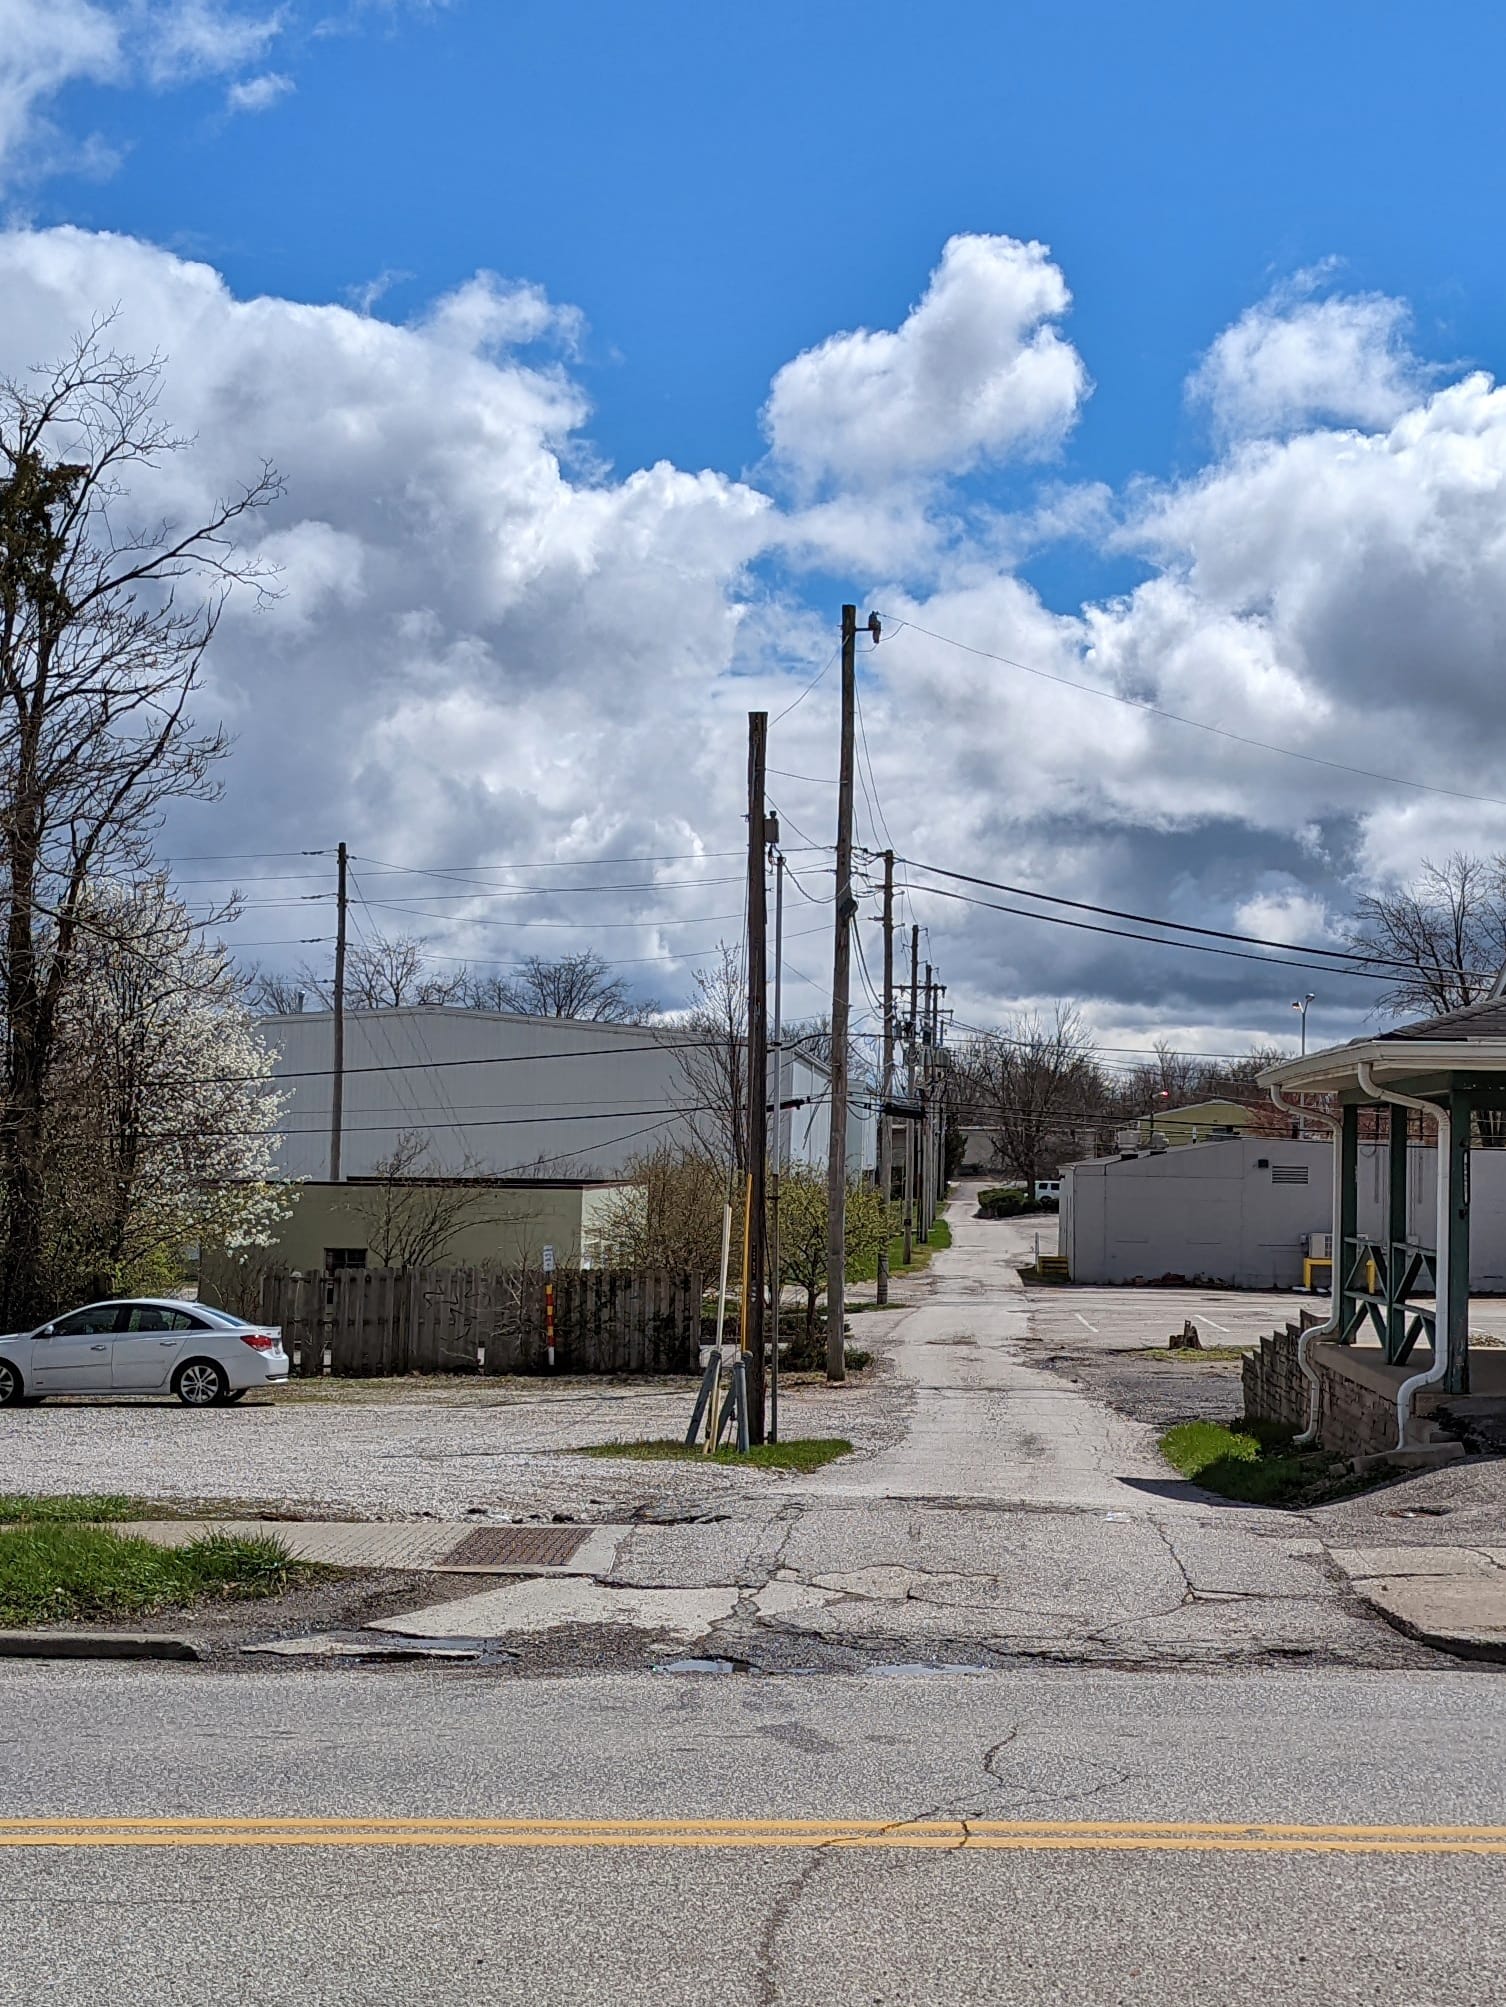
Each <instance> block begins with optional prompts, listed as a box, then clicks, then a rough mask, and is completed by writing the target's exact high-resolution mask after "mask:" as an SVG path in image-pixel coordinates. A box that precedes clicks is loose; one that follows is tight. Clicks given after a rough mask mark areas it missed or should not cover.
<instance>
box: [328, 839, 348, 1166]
mask: <svg viewBox="0 0 1506 2007" xmlns="http://www.w3.org/2000/svg"><path fill="white" fill-rule="evenodd" d="M335 857H336V860H337V861H336V866H335V994H334V998H333V1002H334V1006H335V1008H334V1054H333V1058H332V1076H331V1079H330V1093H329V1181H330V1183H331V1184H332V1185H338V1184H339V1182H340V1131H341V1128H342V1126H343V1124H344V1121H345V916H346V908H347V905H348V903H349V902H348V899H347V892H346V877H347V873H348V867H349V864H350V857H349V853H348V852H347V850H346V848H345V845H344V844H343V843H342V844H341V845H340V847H339V849H338V850H337V851H336V852H335Z"/></svg>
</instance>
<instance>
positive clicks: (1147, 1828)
mask: <svg viewBox="0 0 1506 2007" xmlns="http://www.w3.org/2000/svg"><path fill="white" fill-rule="evenodd" d="M6 1847H491V1848H525V1847H531V1848H582V1847H614V1848H642V1847H660V1848H662V1847H677V1848H690V1849H706V1848H719V1849H724V1848H743V1849H751V1850H754V1851H763V1850H768V1849H774V1848H789V1847H795V1848H807V1849H809V1848H814V1847H829V1848H837V1849H890V1848H906V1849H921V1850H926V1849H929V1850H933V1851H936V1852H946V1851H958V1850H962V1851H966V1852H968V1853H990V1852H991V1853H1000V1852H1015V1853H1033V1852H1045V1853H1179V1854H1506V1826H1317V1825H1280V1824H1269V1823H1266V1822H1260V1821H1257V1822H1252V1823H1246V1824H1234V1823H1204V1822H1201V1821H1193V1820H1169V1821H1166V1822H1155V1821H1151V1822H1140V1823H1135V1822H1121V1821H1101V1820H1083V1821H1071V1820H1054V1819H1024V1820H999V1819H968V1820H962V1819H916V1820H904V1821H896V1820H883V1819H371V1818H363V1819H285V1818H237V1819H121V1818H110V1819H93V1818H74V1819H58V1818H39V1819H0V1848H6Z"/></svg>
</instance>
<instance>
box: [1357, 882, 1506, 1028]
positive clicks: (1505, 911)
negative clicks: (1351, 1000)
mask: <svg viewBox="0 0 1506 2007" xmlns="http://www.w3.org/2000/svg"><path fill="white" fill-rule="evenodd" d="M1347 939H1348V944H1349V946H1350V947H1351V948H1353V949H1354V951H1355V953H1356V954H1359V955H1372V956H1375V957H1377V958H1380V959H1383V960H1386V961H1390V962H1395V963H1399V964H1400V965H1401V966H1399V967H1398V968H1397V969H1396V971H1395V975H1394V978H1393V980H1392V983H1391V986H1390V988H1389V989H1387V990H1386V991H1385V992H1384V993H1383V994H1382V996H1381V1003H1380V1007H1381V1009H1382V1010H1385V1011H1388V1012H1389V1013H1390V1014H1391V1015H1392V1016H1393V1017H1404V1016H1406V1015H1408V1014H1410V1013H1412V1012H1420V1013H1424V1014H1426V1015H1429V1016H1432V1015H1437V1014H1439V1013H1441V1012H1443V1011H1449V1010H1459V1009H1462V1008H1463V1006H1464V1005H1465V1004H1471V1003H1475V1002H1477V1001H1478V1000H1479V998H1480V997H1482V996H1484V995H1485V994H1486V993H1487V992H1488V991H1489V989H1490V985H1491V983H1492V981H1493V980H1494V977H1495V973H1496V971H1497V970H1498V969H1500V968H1501V967H1502V966H1506V857H1503V856H1500V855H1497V856H1495V857H1491V858H1483V857H1471V856H1469V855H1467V853H1465V852H1464V851H1462V850H1456V851H1453V852H1452V853H1451V854H1450V855H1449V856H1448V857H1447V858H1446V859H1445V860H1444V862H1443V863H1442V864H1434V863H1432V862H1431V861H1430V860H1428V859H1427V858H1424V860H1423V863H1422V868H1421V870H1420V871H1419V872H1418V874H1417V877H1416V878H1415V880H1414V881H1413V882H1412V883H1411V884H1410V885H1406V886H1403V887H1401V888H1400V889H1399V890H1398V891H1394V892H1377V893H1371V894H1367V895H1366V896H1365V897H1364V898H1362V899H1360V900H1359V901H1358V903H1357V904H1356V906H1355V909H1354V918H1353V920H1352V921H1351V922H1350V926H1349V932H1348V935H1347Z"/></svg>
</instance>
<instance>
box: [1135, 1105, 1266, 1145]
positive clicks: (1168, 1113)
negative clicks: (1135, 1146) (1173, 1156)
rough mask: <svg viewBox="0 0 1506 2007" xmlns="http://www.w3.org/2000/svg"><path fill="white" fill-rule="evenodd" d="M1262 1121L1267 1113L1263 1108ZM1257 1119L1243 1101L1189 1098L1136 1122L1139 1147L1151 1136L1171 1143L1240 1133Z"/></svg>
mask: <svg viewBox="0 0 1506 2007" xmlns="http://www.w3.org/2000/svg"><path fill="white" fill-rule="evenodd" d="M1260 1112H1261V1117H1262V1120H1263V1119H1264V1117H1265V1116H1266V1115H1267V1114H1268V1113H1269V1111H1268V1110H1266V1109H1262V1110H1261V1111H1260ZM1255 1120H1256V1111H1255V1110H1254V1109H1253V1108H1251V1107H1250V1106H1249V1105H1248V1104H1247V1103H1246V1102H1243V1101H1226V1100H1224V1099H1222V1098H1221V1097H1220V1098H1218V1099H1215V1100H1212V1101H1189V1102H1188V1103H1187V1105H1186V1106H1185V1107H1182V1108H1166V1109H1160V1108H1158V1109H1155V1110H1154V1111H1153V1112H1152V1113H1151V1114H1149V1115H1142V1116H1141V1117H1140V1119H1139V1121H1138V1122H1137V1123H1136V1125H1135V1126H1136V1128H1137V1129H1138V1130H1139V1132H1140V1143H1141V1146H1142V1147H1145V1146H1147V1145H1148V1144H1149V1142H1150V1139H1151V1136H1152V1135H1153V1134H1154V1135H1157V1136H1164V1137H1165V1138H1166V1140H1167V1142H1168V1143H1170V1144H1173V1145H1175V1144H1180V1143H1206V1142H1207V1141H1208V1140H1209V1138H1210V1137H1212V1136H1214V1135H1216V1134H1218V1133H1219V1132H1227V1131H1228V1130H1230V1129H1233V1130H1235V1131H1237V1132H1238V1133H1240V1134H1243V1132H1244V1131H1245V1130H1246V1129H1248V1128H1250V1126H1251V1125H1252V1124H1253V1123H1254V1122H1255Z"/></svg>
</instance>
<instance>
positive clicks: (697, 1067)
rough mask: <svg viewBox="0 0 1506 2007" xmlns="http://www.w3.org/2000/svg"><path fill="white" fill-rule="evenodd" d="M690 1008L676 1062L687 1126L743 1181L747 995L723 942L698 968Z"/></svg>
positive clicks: (739, 969) (735, 959) (738, 963)
mask: <svg viewBox="0 0 1506 2007" xmlns="http://www.w3.org/2000/svg"><path fill="white" fill-rule="evenodd" d="M695 986H696V998H697V1001H696V1003H695V1006H694V1008H693V1009H692V1010H691V1011H690V1012H689V1013H688V1014H687V1016H686V1017H685V1019H684V1020H683V1023H682V1025H681V1026H680V1027H679V1028H680V1030H681V1031H682V1032H683V1034H684V1036H685V1038H686V1039H687V1040H690V1041H694V1042H693V1043H687V1044H685V1045H683V1046H681V1047H680V1048H679V1050H678V1051H677V1052H676V1054H675V1060H676V1063H677V1065H678V1067H679V1070H680V1075H681V1078H682V1079H683V1081H684V1083H685V1087H686V1089H687V1094H688V1107H687V1112H686V1117H685V1119H686V1122H687V1123H688V1124H689V1126H690V1128H691V1130H692V1132H693V1133H694V1135H695V1137H696V1140H697V1142H698V1144H699V1145H700V1147H701V1149H702V1150H703V1151H704V1153H705V1154H706V1155H707V1156H709V1157H711V1158H713V1159H714V1160H715V1161H716V1162H717V1163H719V1164H722V1165H725V1166H726V1167H727V1168H728V1170H729V1171H730V1172H731V1174H732V1175H733V1176H734V1177H735V1178H736V1179H738V1180H741V1179H742V1178H743V1177H745V1176H746V1174H747V1169H748V1050H747V1022H748V1001H747V997H748V993H747V989H746V987H745V985H744V982H743V972H742V966H741V959H740V957H739V955H738V952H737V950H736V949H735V948H734V947H732V946H730V945H729V944H728V943H727V942H726V941H720V942H718V943H717V958H716V960H715V962H713V963H712V965H711V966H710V967H709V968H706V969H697V971H696V975H695Z"/></svg>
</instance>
